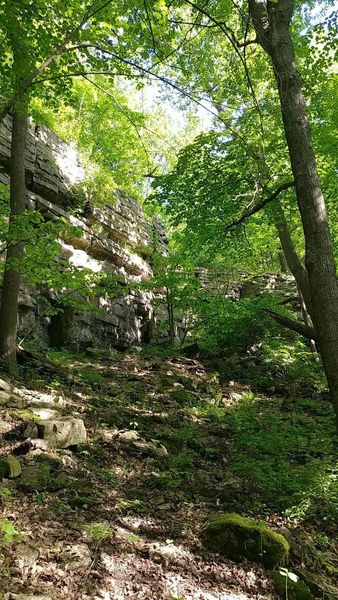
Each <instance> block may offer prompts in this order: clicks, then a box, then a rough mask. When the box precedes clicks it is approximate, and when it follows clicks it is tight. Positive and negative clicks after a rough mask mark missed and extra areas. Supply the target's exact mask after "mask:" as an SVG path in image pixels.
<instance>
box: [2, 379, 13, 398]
mask: <svg viewBox="0 0 338 600" xmlns="http://www.w3.org/2000/svg"><path fill="white" fill-rule="evenodd" d="M12 389H13V386H12V385H11V384H10V383H8V381H5V380H4V379H0V390H3V391H4V392H8V393H9V394H10V393H11V391H12Z"/></svg>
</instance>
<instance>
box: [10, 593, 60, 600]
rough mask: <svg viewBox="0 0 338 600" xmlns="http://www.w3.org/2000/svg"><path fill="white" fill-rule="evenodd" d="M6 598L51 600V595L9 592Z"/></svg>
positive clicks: (14, 599)
mask: <svg viewBox="0 0 338 600" xmlns="http://www.w3.org/2000/svg"><path fill="white" fill-rule="evenodd" d="M8 600H52V597H51V596H46V595H43V596H42V595H41V594H38V595H36V594H10V595H9V596H8Z"/></svg>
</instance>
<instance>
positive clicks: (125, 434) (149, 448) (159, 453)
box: [115, 429, 168, 458]
mask: <svg viewBox="0 0 338 600" xmlns="http://www.w3.org/2000/svg"><path fill="white" fill-rule="evenodd" d="M115 438H116V439H117V440H118V441H119V442H122V443H123V444H125V445H128V446H131V447H132V448H135V449H136V450H138V451H139V452H142V453H143V454H148V455H150V456H154V457H155V458H164V457H166V456H168V450H167V449H166V447H165V446H163V445H162V444H160V442H158V441H157V440H151V441H148V440H145V439H144V438H142V437H141V436H140V434H139V433H138V432H137V431H135V430H134V429H127V430H124V431H121V432H120V431H119V432H118V433H117V434H115Z"/></svg>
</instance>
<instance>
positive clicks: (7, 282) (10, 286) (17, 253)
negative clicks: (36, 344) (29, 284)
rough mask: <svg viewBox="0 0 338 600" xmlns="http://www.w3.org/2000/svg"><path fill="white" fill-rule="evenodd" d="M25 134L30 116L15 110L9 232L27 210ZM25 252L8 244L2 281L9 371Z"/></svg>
mask: <svg viewBox="0 0 338 600" xmlns="http://www.w3.org/2000/svg"><path fill="white" fill-rule="evenodd" d="M26 133H27V115H26V114H22V113H19V112H15V113H14V116H13V126H12V143H11V167H10V176H11V182H10V218H9V233H10V234H13V233H14V234H15V228H16V219H17V216H18V215H21V214H23V213H24V211H25V195H26V185H25V148H26ZM22 255H23V243H22V242H18V243H16V244H13V245H11V246H10V247H8V249H7V254H6V262H5V273H4V277H3V283H2V293H1V306H0V358H1V359H2V360H5V362H6V363H7V365H8V367H9V368H10V370H13V369H14V368H15V365H16V336H17V320H18V299H19V291H20V281H21V275H20V268H19V267H18V266H17V265H13V264H11V263H12V262H13V261H15V262H16V261H18V260H19V261H20V260H21V258H22Z"/></svg>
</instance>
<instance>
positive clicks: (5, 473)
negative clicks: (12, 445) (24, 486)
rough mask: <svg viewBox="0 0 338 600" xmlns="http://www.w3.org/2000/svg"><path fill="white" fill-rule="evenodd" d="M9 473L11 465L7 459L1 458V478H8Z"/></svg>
mask: <svg viewBox="0 0 338 600" xmlns="http://www.w3.org/2000/svg"><path fill="white" fill-rule="evenodd" d="M8 475H9V466H8V462H7V460H5V459H4V458H0V480H1V479H4V478H7V477H8Z"/></svg>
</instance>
